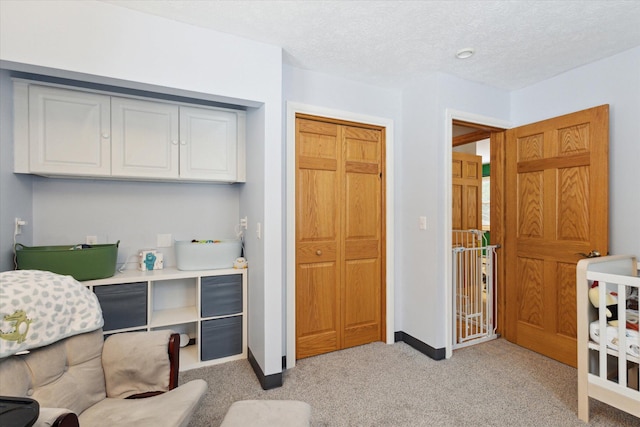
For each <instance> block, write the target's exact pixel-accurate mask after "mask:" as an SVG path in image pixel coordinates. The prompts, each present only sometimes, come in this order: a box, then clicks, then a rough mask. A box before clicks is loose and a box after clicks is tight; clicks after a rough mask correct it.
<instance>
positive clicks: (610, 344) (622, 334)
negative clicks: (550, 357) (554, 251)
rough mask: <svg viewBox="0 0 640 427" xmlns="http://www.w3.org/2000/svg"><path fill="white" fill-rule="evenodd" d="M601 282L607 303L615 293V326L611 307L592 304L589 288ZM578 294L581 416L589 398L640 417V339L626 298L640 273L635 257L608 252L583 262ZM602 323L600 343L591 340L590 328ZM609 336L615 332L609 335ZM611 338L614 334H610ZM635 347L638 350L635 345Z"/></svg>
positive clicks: (639, 281) (586, 411) (586, 414)
mask: <svg viewBox="0 0 640 427" xmlns="http://www.w3.org/2000/svg"><path fill="white" fill-rule="evenodd" d="M595 281H597V282H598V297H599V298H598V300H599V301H602V302H604V301H606V296H607V293H611V292H614V293H616V294H617V298H618V301H617V314H618V324H617V326H615V327H614V328H615V329H614V330H615V332H616V334H613V331H612V330H609V331H608V330H607V327H609V328H612V326H609V325H608V324H607V323H608V321H607V306H606V304H604V303H603V304H599V307H598V308H597V309H595V308H593V306H592V304H591V303H590V302H589V299H588V290H589V288H590V286H591V285H592V284H593V283H594V282H595ZM577 286H578V289H577V293H578V299H577V302H578V416H579V418H580V419H582V420H583V421H586V422H588V420H589V400H588V399H589V397H592V398H595V399H598V400H600V401H602V402H604V403H607V404H609V405H611V406H615V407H617V408H618V409H621V410H623V411H626V412H629V413H631V414H633V415H635V416H638V417H640V390H639V387H638V383H639V382H640V372H639V368H638V367H639V364H640V357H638V356H637V351H638V348H640V338H639V337H638V336H637V335H635V336H633V335H631V334H630V333H628V328H627V320H629V319H628V318H627V309H628V299H629V297H630V296H631V295H637V293H638V291H639V288H640V277H637V263H636V259H635V257H631V256H609V257H602V258H599V259H594V260H581V261H580V262H579V263H578V271H577ZM596 321H597V325H598V335H599V336H598V341H599V342H597V343H596V342H594V341H593V340H591V337H590V334H589V327H590V324H591V323H592V322H596ZM610 334H611V335H610ZM612 337H613V338H612ZM634 346H635V348H634Z"/></svg>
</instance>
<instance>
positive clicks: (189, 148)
mask: <svg viewBox="0 0 640 427" xmlns="http://www.w3.org/2000/svg"><path fill="white" fill-rule="evenodd" d="M237 140H238V119H237V115H236V113H234V112H228V111H221V110H208V109H203V108H193V107H180V176H182V177H184V178H192V179H215V180H219V181H235V180H236V178H237V176H238V174H237V169H238V167H237V164H238V152H237V143H236V141H237Z"/></svg>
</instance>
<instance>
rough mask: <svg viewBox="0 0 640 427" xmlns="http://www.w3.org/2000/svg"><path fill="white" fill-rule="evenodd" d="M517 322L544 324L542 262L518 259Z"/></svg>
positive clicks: (539, 325)
mask: <svg viewBox="0 0 640 427" xmlns="http://www.w3.org/2000/svg"><path fill="white" fill-rule="evenodd" d="M517 274H518V275H517V283H518V322H523V323H527V324H529V325H531V326H537V327H542V326H543V324H544V320H543V313H544V310H545V306H544V288H543V286H544V260H541V259H535V258H524V257H519V258H518V273H517Z"/></svg>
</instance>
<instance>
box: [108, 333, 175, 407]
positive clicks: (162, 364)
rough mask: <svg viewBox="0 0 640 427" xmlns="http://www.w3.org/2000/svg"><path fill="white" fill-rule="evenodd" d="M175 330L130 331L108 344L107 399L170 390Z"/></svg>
mask: <svg viewBox="0 0 640 427" xmlns="http://www.w3.org/2000/svg"><path fill="white" fill-rule="evenodd" d="M171 333H172V331H170V330H160V331H150V332H130V333H126V334H115V335H111V336H110V337H109V338H107V340H106V341H105V343H104V349H103V351H102V367H103V368H104V376H105V383H106V387H107V397H118V398H125V397H129V396H131V395H133V394H138V393H145V392H149V391H167V390H169V375H170V367H171V366H170V363H169V353H168V348H167V343H168V342H169V337H170V336H171Z"/></svg>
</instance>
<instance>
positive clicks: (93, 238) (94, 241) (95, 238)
mask: <svg viewBox="0 0 640 427" xmlns="http://www.w3.org/2000/svg"><path fill="white" fill-rule="evenodd" d="M84 242H85V243H86V244H87V245H97V244H98V236H87V237H85V240H84Z"/></svg>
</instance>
